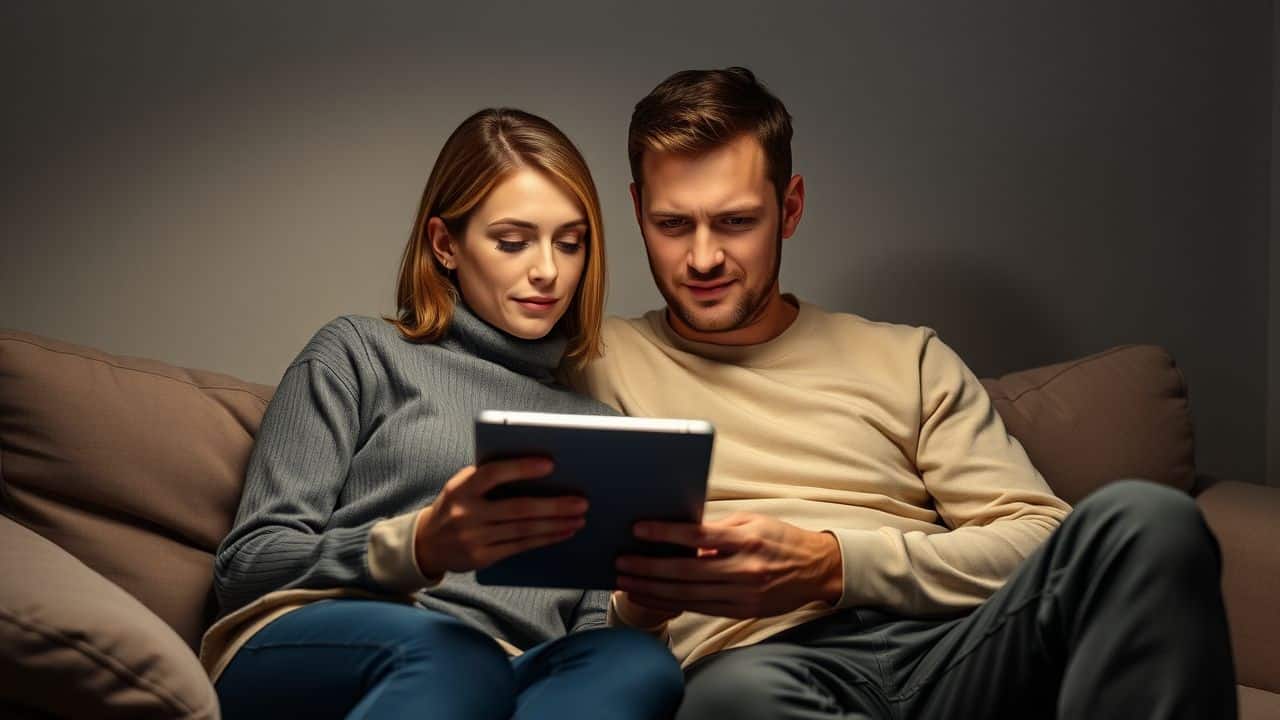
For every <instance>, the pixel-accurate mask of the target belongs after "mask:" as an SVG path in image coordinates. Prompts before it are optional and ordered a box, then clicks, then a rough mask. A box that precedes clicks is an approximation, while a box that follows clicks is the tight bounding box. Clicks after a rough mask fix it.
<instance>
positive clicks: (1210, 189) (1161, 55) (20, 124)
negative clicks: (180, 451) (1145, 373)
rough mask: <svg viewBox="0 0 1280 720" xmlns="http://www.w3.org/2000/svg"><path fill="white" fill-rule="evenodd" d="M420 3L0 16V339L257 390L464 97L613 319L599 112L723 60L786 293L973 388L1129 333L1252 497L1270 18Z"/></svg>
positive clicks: (1262, 448) (1036, 9) (365, 250)
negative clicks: (155, 362)
mask: <svg viewBox="0 0 1280 720" xmlns="http://www.w3.org/2000/svg"><path fill="white" fill-rule="evenodd" d="M453 5H455V7H446V8H434V7H432V8H427V4H425V3H424V4H410V3H399V4H387V5H377V4H373V5H371V4H368V3H360V4H356V3H351V4H349V5H337V4H332V5H326V4H318V3H264V4H259V3H243V2H242V3H231V4H225V3H224V4H204V5H202V6H200V7H196V6H194V5H193V4H186V3H160V2H156V3H151V4H138V3H126V4H116V3H113V4H109V5H107V4H96V3H76V4H52V3H34V2H31V3H17V4H14V3H8V4H6V5H5V7H4V9H3V10H0V13H2V14H3V16H4V23H3V25H2V26H0V58H2V59H3V61H4V65H3V68H4V69H3V70H0V72H2V73H3V74H4V80H5V85H4V87H5V88H6V92H5V95H6V98H7V100H8V101H9V102H10V103H11V104H10V105H9V107H8V108H7V109H6V112H5V113H4V116H3V118H4V119H3V120H2V121H0V122H2V123H3V125H2V126H0V133H2V134H0V143H2V147H3V153H4V155H3V157H4V168H5V169H4V172H3V183H4V187H3V190H4V192H3V195H2V199H0V203H3V205H2V206H0V237H3V238H4V240H3V242H4V248H3V249H4V253H3V265H2V266H0V326H8V327H13V328H18V329H24V330H29V331H32V332H37V333H41V334H45V335H50V336H54V337H58V338H62V339H66V340H70V341H74V342H81V343H87V344H90V345H94V346H97V347H101V348H103V349H106V350H109V351H113V352H119V353H126V354H133V355H142V356H149V357H156V358H160V359H164V360H168V361H171V362H175V363H179V364H184V365H191V366H200V367H206V368H212V369H217V370H222V371H225V372H229V373H232V374H235V375H239V376H242V377H245V378H249V379H253V380H257V381H262V382H275V381H276V380H277V379H278V378H279V375H280V373H281V371H282V370H283V368H284V367H285V365H286V364H287V363H288V361H289V360H290V358H291V357H292V356H293V355H294V354H295V353H296V352H297V351H298V349H299V348H300V347H301V346H302V345H303V343H305V341H306V340H307V338H308V337H309V336H310V335H311V333H312V332H313V331H314V330H315V329H316V328H317V327H318V326H319V325H321V324H322V323H324V322H325V321H326V320H328V319H330V318H331V317H333V316H335V315H337V314H340V313H347V312H358V313H366V314H375V313H380V312H382V313H386V312H390V311H391V309H392V283H393V281H394V273H395V268H396V262H397V259H398V257H399V253H400V252H401V249H402V247H403V244H404V240H405V236H406V233H407V231H408V227H409V223H410V221H411V219H412V218H411V216H412V213H413V211H414V208H415V204H416V201H417V196H418V194H419V193H420V191H421V186H422V183H423V182H424V180H425V177H426V173H427V171H428V170H429V168H430V164H431V162H432V160H433V159H434V156H435V153H436V152H437V151H438V149H439V147H440V144H441V143H442V142H443V140H444V137H445V135H446V134H447V133H448V131H449V130H451V129H452V128H453V126H454V125H456V123H457V122H458V121H459V120H461V119H462V118H463V117H464V116H465V115H467V114H468V113H470V112H471V111H473V110H475V109H477V108H479V107H482V106H486V105H494V104H509V105H514V106H517V107H522V108H526V109H529V110H532V111H534V112H538V113H541V114H544V115H546V116H548V117H549V118H550V119H552V120H553V121H555V122H557V123H559V124H560V125H561V126H562V127H563V128H564V129H565V130H566V132H568V133H569V134H570V136H571V137H573V138H575V139H576V140H577V141H578V143H579V144H580V146H581V147H582V149H583V151H584V153H585V154H586V155H587V158H588V160H589V161H590V162H591V164H592V167H593V169H594V172H595V174H596V180H597V182H598V184H599V186H600V191H601V195H602V197H603V201H604V205H605V212H606V222H607V226H608V228H609V231H610V243H611V244H610V253H611V256H610V270H611V272H612V274H613V275H612V284H611V297H610V309H611V310H612V311H613V312H616V313H624V314H631V313H637V312H640V311H642V310H644V309H647V308H649V307H652V306H655V305H657V304H658V302H659V298H658V295H657V293H656V292H655V291H654V290H653V289H652V287H651V284H650V279H649V277H648V272H647V268H646V265H645V262H644V257H643V248H642V247H641V244H640V242H639V240H638V236H637V233H636V231H635V229H634V227H633V223H632V220H631V218H630V216H629V214H630V212H629V207H628V201H627V194H626V182H627V179H628V176H627V167H626V157H625V149H624V136H625V128H626V123H627V118H628V116H629V113H630V109H631V106H632V104H633V103H634V102H635V100H637V99H638V98H639V97H640V96H642V95H643V94H644V93H645V92H647V91H648V90H649V89H650V88H651V87H652V86H653V85H654V84H656V83H657V82H658V81H659V80H660V79H662V78H663V77H664V76H666V75H667V74H668V73H670V72H672V71H675V70H678V69H681V68H686V67H711V66H724V65H728V64H745V65H748V66H750V67H752V68H753V69H754V70H756V71H757V73H758V74H759V75H760V76H761V77H762V78H763V79H764V80H765V81H766V82H767V83H768V84H769V85H770V86H771V87H772V88H773V89H774V90H775V91H776V92H777V93H778V94H779V95H780V96H781V97H782V98H783V99H784V100H785V101H786V102H787V104H788V106H789V107H790V109H791V111H792V113H793V115H794V116H795V125H796V141H795V154H796V168H797V170H798V171H799V172H802V173H804V174H805V175H806V177H807V180H808V187H809V206H808V210H807V214H806V218H805V220H804V222H803V223H802V225H801V229H800V232H799V234H798V235H797V237H796V238H794V239H793V240H791V241H789V243H788V247H787V251H786V260H785V265H784V273H783V280H784V285H785V287H786V289H789V290H791V291H794V292H797V293H798V294H800V295H801V296H803V297H805V298H806V299H809V300H812V301H815V302H819V303H821V304H824V305H826V306H828V307H830V308H834V309H839V310H846V311H852V312H857V313H860V314H864V315H867V316H870V317H873V318H877V319H884V320H892V321H899V322H909V323H915V324H928V325H931V326H933V327H935V328H937V329H938V330H939V332H940V333H941V334H942V336H943V338H944V339H946V340H947V341H948V342H950V343H951V344H952V345H953V346H955V347H956V348H957V349H958V350H959V351H960V353H961V354H962V355H963V356H964V357H965V358H966V359H968V361H969V362H970V364H971V365H972V366H973V367H974V369H975V370H976V371H977V372H979V374H982V375H992V374H996V373H1001V372H1006V371H1010V370H1015V369H1020V368H1024V367H1029V366H1033V365H1039V364H1044V363H1049V362H1056V361H1060V360H1065V359H1068V358H1072V357H1077V356H1080V355H1083V354H1087V353H1092V352H1096V351H1099V350H1102V349H1105V348H1107V347H1109V346H1112V345H1116V344H1120V343H1133V342H1140V343H1158V344H1160V345H1163V346H1165V347H1167V348H1169V349H1170V350H1172V351H1173V353H1174V354H1175V357H1176V358H1177V359H1178V361H1179V364H1180V365H1181V366H1182V368H1183V369H1184V371H1185V373H1186V375H1187V378H1188V380H1189V382H1190V386H1191V389H1192V403H1193V412H1194V416H1195V419H1196V432H1197V447H1198V452H1199V460H1200V466H1201V468H1202V469H1203V470H1206V471H1209V472H1213V473H1216V474H1220V475H1224V476H1229V477H1235V478H1240V479H1245V480H1252V481H1262V480H1263V478H1264V472H1265V467H1266V463H1267V457H1268V451H1267V446H1266V438H1267V436H1268V433H1267V430H1266V423H1267V413H1268V398H1267V393H1268V367H1269V365H1268V362H1267V354H1268V343H1269V341H1270V343H1271V347H1272V350H1271V352H1272V357H1273V358H1276V357H1277V356H1276V355H1275V349H1274V348H1275V343H1276V335H1277V333H1276V316H1277V313H1276V311H1275V310H1274V308H1275V298H1274V293H1272V296H1271V299H1270V301H1269V300H1268V287H1269V282H1268V272H1270V273H1271V275H1272V277H1273V278H1275V277H1276V272H1275V270H1274V255H1275V253H1270V254H1271V255H1272V256H1273V257H1272V265H1271V268H1272V269H1271V270H1270V271H1269V270H1268V255H1269V253H1268V243H1269V242H1272V243H1274V240H1271V239H1269V236H1268V231H1269V214H1270V213H1271V211H1272V206H1273V204H1274V203H1273V200H1272V194H1271V190H1270V187H1269V186H1270V176H1269V173H1270V163H1271V149H1270V147H1271V146H1270V136H1271V133H1272V116H1271V113H1270V110H1269V108H1270V103H1271V97H1272V78H1271V62H1272V18H1273V16H1272V8H1271V4H1270V3H1267V2H1256V1H1254V2H1232V3H1204V2H1192V1H1190V0H1175V1H1167V2H1156V1H1155V0H1149V1H1144V2H1128V3H1123V4H1113V3H1103V2H1093V3H1085V5H1089V6H1090V7H1088V8H1084V7H1080V5H1081V4H1077V3H1056V2H1030V3H1029V2H994V1H991V0H984V1H982V2H970V3H963V4H959V3H933V4H932V5H934V7H931V8H928V9H924V8H920V7H918V5H919V4H917V3H896V4H890V3H857V4H848V3H828V4H825V5H824V4H819V3H777V2H749V3H743V2H735V3H732V4H728V3H726V4H724V5H722V6H711V5H706V4H702V3H692V2H681V3H653V2H646V3H635V2H617V3H609V2H585V1H583V2H576V3H570V5H573V6H576V7H574V8H572V9H568V10H566V9H557V10H549V9H544V8H536V9H535V8H525V9H515V8H506V7H501V6H498V5H494V4H478V3H471V4H465V3H455V4H453ZM464 5H465V7H464ZM531 5H533V4H531ZM1271 284H1272V285H1274V280H1273V281H1272V283H1271ZM1268 302H1270V303H1271V308H1272V309H1271V311H1270V321H1269V319H1268ZM1268 322H1270V326H1268ZM1268 327H1270V330H1268ZM1269 334H1270V340H1269V338H1268V335H1269ZM1275 364H1276V363H1275V362H1272V363H1270V365H1271V366H1274V365H1275ZM1270 387H1271V390H1272V400H1271V405H1270V407H1271V408H1272V410H1271V413H1272V418H1273V422H1274V421H1275V418H1276V415H1275V412H1276V411H1275V409H1274V408H1275V400H1274V396H1275V394H1276V382H1275V379H1274V374H1273V375H1272V380H1271V384H1270ZM1272 430H1273V431H1272V432H1271V433H1270V435H1272V436H1274V435H1276V432H1275V427H1273V428H1272ZM1273 447H1274V442H1273ZM1272 452H1273V453H1274V449H1273V451H1272ZM1273 457H1274V455H1273Z"/></svg>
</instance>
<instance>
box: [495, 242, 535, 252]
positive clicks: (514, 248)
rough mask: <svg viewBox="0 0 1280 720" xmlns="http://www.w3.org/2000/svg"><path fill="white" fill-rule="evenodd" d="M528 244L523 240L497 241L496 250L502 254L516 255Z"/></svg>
mask: <svg viewBox="0 0 1280 720" xmlns="http://www.w3.org/2000/svg"><path fill="white" fill-rule="evenodd" d="M528 244H529V243H528V242H526V241H524V240H498V249H499V250H501V251H502V252H508V253H518V252H520V251H521V250H523V249H524V248H525V246H526V245H528Z"/></svg>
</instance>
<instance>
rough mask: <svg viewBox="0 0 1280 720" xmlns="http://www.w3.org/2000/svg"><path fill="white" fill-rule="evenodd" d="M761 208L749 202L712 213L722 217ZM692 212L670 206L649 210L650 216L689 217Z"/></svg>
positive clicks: (742, 213)
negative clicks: (673, 208)
mask: <svg viewBox="0 0 1280 720" xmlns="http://www.w3.org/2000/svg"><path fill="white" fill-rule="evenodd" d="M763 210H764V205H763V204H761V203H751V204H749V205H735V206H732V207H729V208H726V209H724V210H717V211H716V212H715V213H714V215H715V217H724V216H725V215H751V214H753V213H759V212H761V211H763ZM692 214H693V213H689V212H684V211H681V210H672V209H670V208H655V209H653V210H650V211H649V215H650V216H651V217H673V218H676V217H689V216H690V215H692Z"/></svg>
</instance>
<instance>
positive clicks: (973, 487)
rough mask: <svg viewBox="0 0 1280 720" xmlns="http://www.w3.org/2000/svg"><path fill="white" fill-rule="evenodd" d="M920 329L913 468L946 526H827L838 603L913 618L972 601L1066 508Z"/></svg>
mask: <svg viewBox="0 0 1280 720" xmlns="http://www.w3.org/2000/svg"><path fill="white" fill-rule="evenodd" d="M923 332H925V341H924V346H923V350H922V352H921V356H920V375H919V377H920V408H921V420H920V429H919V435H918V441H917V448H916V468H917V470H918V472H919V474H920V477H921V479H922V481H923V483H924V486H925V489H926V490H927V491H928V493H929V495H930V496H931V497H932V498H933V501H934V506H935V508H936V510H937V512H938V514H939V515H940V516H941V519H942V521H943V522H944V523H945V525H946V527H947V530H946V531H945V532H939V533H923V532H919V531H912V532H903V531H901V530H897V529H894V528H889V527H882V528H880V529H877V530H866V529H861V530H853V529H840V528H830V529H829V532H831V533H832V534H834V535H835V536H836V539H837V540H838V541H839V544H840V551H841V556H842V561H843V566H844V592H843V595H842V597H841V598H840V601H839V606H841V607H846V606H880V607H887V608H891V609H894V610H896V611H900V612H904V613H906V614H911V615H937V614H943V613H948V612H954V611H957V610H965V609H969V608H972V607H974V606H976V605H978V604H980V603H982V602H983V601H984V600H985V599H987V598H988V597H990V595H991V594H992V593H993V592H995V591H996V590H997V589H999V588H1000V587H1001V586H1002V585H1003V584H1004V582H1005V580H1006V579H1008V577H1009V576H1010V575H1011V574H1012V573H1013V571H1014V570H1015V569H1016V568H1017V567H1018V565H1019V564H1021V562H1022V561H1023V559H1025V558H1026V556H1027V555H1028V554H1030V553H1031V551H1032V550H1034V549H1035V548H1036V547H1037V546H1038V545H1039V544H1040V543H1041V542H1042V541H1043V540H1044V539H1045V538H1047V537H1048V536H1049V534H1050V533H1051V532H1053V530H1054V529H1055V528H1057V526H1058V525H1059V523H1060V522H1061V520H1062V518H1063V517H1065V516H1066V514H1067V513H1068V512H1069V511H1070V507H1069V506H1068V505H1067V504H1066V503H1065V502H1063V501H1062V500H1061V499H1059V498H1058V497H1057V496H1055V495H1054V494H1053V492H1052V491H1051V490H1050V489H1049V487H1048V485H1047V484H1046V483H1045V481H1044V478H1042V477H1041V476H1040V473H1039V472H1037V471H1036V469H1035V467H1033V466H1032V464H1031V460H1030V459H1029V458H1028V457H1027V454H1026V452H1025V451H1024V450H1023V448H1022V446H1021V444H1019V443H1018V441H1017V440H1016V439H1014V438H1013V437H1011V436H1010V435H1009V434H1008V432H1007V431H1006V430H1005V426H1004V423H1003V421H1002V420H1001V419H1000V416H999V415H998V414H997V413H996V411H995V407H994V406H993V405H992V403H991V399H990V397H989V396H988V395H987V392H986V389H985V388H983V387H982V383H981V382H980V381H979V380H978V378H977V377H976V376H975V375H974V374H973V373H972V372H971V371H970V370H969V368H968V367H967V366H966V365H965V364H964V362H963V361H962V360H961V359H960V357H959V356H958V355H956V354H955V352H954V351H953V350H951V348H949V347H947V346H946V345H945V344H944V343H943V342H942V341H941V340H939V339H938V338H937V337H936V336H935V335H934V334H933V332H932V331H930V330H927V329H925V330H923Z"/></svg>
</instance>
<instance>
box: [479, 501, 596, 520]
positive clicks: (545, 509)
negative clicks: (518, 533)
mask: <svg viewBox="0 0 1280 720" xmlns="http://www.w3.org/2000/svg"><path fill="white" fill-rule="evenodd" d="M586 511H587V499H586V498H583V497H578V496H576V495H566V496H564V497H556V498H511V499H510V500H495V501H493V502H492V503H490V505H489V508H488V510H487V512H486V513H485V517H486V519H488V520H489V521H491V522H511V521H513V520H535V519H539V518H567V517H581V516H582V514H583V513H585V512H586Z"/></svg>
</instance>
